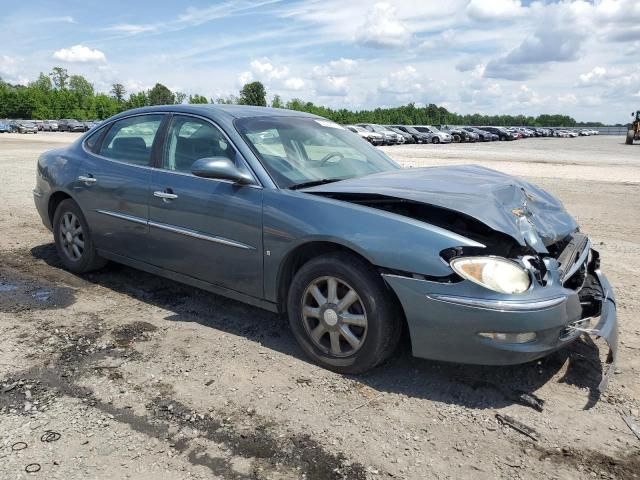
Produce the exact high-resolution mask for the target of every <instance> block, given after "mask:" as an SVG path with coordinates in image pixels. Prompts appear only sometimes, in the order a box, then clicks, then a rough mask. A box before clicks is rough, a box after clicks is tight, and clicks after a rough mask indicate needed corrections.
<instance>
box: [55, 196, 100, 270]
mask: <svg viewBox="0 0 640 480" xmlns="http://www.w3.org/2000/svg"><path fill="white" fill-rule="evenodd" d="M53 234H54V238H55V243H56V250H57V251H58V256H59V257H60V260H61V262H62V264H63V265H64V268H66V269H67V270H70V271H72V272H74V273H85V272H90V271H92V270H97V269H99V268H102V267H103V266H104V265H105V264H106V263H107V261H106V260H105V259H104V258H102V257H100V256H99V255H98V253H97V252H96V249H95V247H94V245H93V240H92V239H91V233H90V231H89V226H88V225H87V221H86V220H85V218H84V215H83V214H82V210H80V207H78V204H77V203H76V202H74V201H73V200H71V199H67V200H63V201H62V202H60V205H58V208H57V209H56V213H55V215H54V217H53Z"/></svg>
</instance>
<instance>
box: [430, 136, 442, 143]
mask: <svg viewBox="0 0 640 480" xmlns="http://www.w3.org/2000/svg"><path fill="white" fill-rule="evenodd" d="M431 141H432V142H433V143H440V137H433V138H432V139H431Z"/></svg>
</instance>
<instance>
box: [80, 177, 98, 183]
mask: <svg viewBox="0 0 640 480" xmlns="http://www.w3.org/2000/svg"><path fill="white" fill-rule="evenodd" d="M78 180H79V181H81V182H84V183H86V184H92V183H96V182H97V181H98V179H97V178H95V177H88V176H85V175H80V176H79V177H78Z"/></svg>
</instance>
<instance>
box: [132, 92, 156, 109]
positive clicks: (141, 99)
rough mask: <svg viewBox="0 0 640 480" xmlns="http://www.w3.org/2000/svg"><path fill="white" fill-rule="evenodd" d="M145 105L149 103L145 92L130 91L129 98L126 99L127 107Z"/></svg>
mask: <svg viewBox="0 0 640 480" xmlns="http://www.w3.org/2000/svg"><path fill="white" fill-rule="evenodd" d="M147 105H151V104H150V103H149V98H148V97H147V94H146V92H138V93H132V94H131V95H129V100H127V108H128V109H129V108H140V107H146V106H147Z"/></svg>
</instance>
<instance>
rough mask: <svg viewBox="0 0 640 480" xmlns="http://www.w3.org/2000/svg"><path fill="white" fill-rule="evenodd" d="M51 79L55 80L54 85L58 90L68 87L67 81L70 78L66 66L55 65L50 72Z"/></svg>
mask: <svg viewBox="0 0 640 480" xmlns="http://www.w3.org/2000/svg"><path fill="white" fill-rule="evenodd" d="M49 76H50V77H51V79H52V80H53V85H54V86H55V87H56V88H57V89H58V90H64V89H65V88H67V81H68V80H69V73H68V72H67V69H66V68H62V67H53V69H52V70H51V73H50V74H49Z"/></svg>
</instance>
